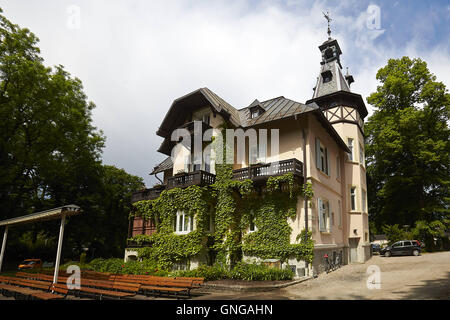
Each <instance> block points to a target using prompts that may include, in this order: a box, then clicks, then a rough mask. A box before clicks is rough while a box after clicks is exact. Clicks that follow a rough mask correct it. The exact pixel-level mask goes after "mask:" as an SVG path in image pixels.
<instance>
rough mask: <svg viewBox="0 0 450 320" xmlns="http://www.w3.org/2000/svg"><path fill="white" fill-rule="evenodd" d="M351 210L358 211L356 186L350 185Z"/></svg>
mask: <svg viewBox="0 0 450 320" xmlns="http://www.w3.org/2000/svg"><path fill="white" fill-rule="evenodd" d="M352 191H353V192H352ZM350 210H351V211H356V187H355V186H351V187H350Z"/></svg>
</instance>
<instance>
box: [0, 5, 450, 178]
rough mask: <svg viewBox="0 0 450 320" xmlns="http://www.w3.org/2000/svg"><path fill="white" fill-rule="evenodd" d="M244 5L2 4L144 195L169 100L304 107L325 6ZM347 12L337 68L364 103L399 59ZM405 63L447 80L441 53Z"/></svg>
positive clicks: (336, 19)
mask: <svg viewBox="0 0 450 320" xmlns="http://www.w3.org/2000/svg"><path fill="white" fill-rule="evenodd" d="M252 3H254V2H252ZM252 3H251V2H250V1H208V2H200V3H192V2H190V1H176V2H175V1H163V2H159V3H158V2H156V1H151V2H150V1H149V2H147V1H132V2H126V1H120V2H119V1H100V0H96V1H87V0H83V1H81V0H80V1H71V2H62V1H39V2H37V1H27V2H26V1H23V2H22V1H20V2H18V1H14V2H11V1H10V2H8V3H6V4H4V5H3V9H4V14H5V15H6V16H7V17H8V18H9V19H10V20H12V21H13V22H15V23H18V24H19V25H21V26H22V27H28V28H30V29H31V30H32V31H33V32H34V33H35V34H36V35H37V36H38V37H39V38H40V39H41V42H40V47H41V49H42V54H43V56H44V58H45V59H46V63H47V64H49V65H55V64H62V65H64V66H65V67H66V69H67V70H68V71H69V72H70V73H72V74H73V75H74V76H77V77H79V78H80V79H81V80H82V81H83V84H84V86H85V91H86V93H87V94H88V96H89V99H90V100H92V101H93V102H94V103H95V104H96V105H97V108H96V109H95V111H94V113H93V115H94V121H95V125H96V126H98V127H99V128H101V129H103V130H104V132H105V134H106V136H107V143H106V148H105V151H104V161H105V163H108V164H114V165H116V166H118V167H122V168H124V169H126V170H127V171H128V172H130V173H132V174H136V175H139V176H142V177H144V178H145V180H146V182H147V184H148V185H150V184H151V183H153V182H155V180H154V179H153V178H152V179H150V178H149V176H148V175H147V174H148V172H150V171H151V169H152V168H153V166H154V165H156V164H157V163H158V162H159V161H160V160H162V159H164V156H163V155H161V154H158V153H157V152H156V149H157V148H158V147H159V144H160V143H161V141H162V139H161V138H159V137H157V136H156V135H155V132H156V130H157V128H158V126H159V124H160V123H161V121H162V119H163V117H164V115H165V113H166V112H167V110H168V108H169V106H170V105H171V103H172V101H173V100H174V99H176V98H178V97H180V96H182V95H184V94H186V93H188V92H191V91H193V90H195V89H198V88H200V87H205V86H206V87H208V88H210V89H211V90H213V91H214V92H216V93H217V94H218V95H219V96H221V97H222V98H224V99H225V100H227V101H228V102H229V103H230V104H232V105H233V106H234V107H236V108H242V107H245V106H247V105H248V104H250V103H251V102H252V101H253V100H254V99H255V98H257V99H259V100H265V99H270V98H273V97H276V96H280V95H284V96H285V97H288V98H291V99H294V100H297V101H300V102H304V101H306V100H308V99H310V98H311V96H312V87H313V86H314V85H315V80H316V77H317V75H318V72H319V68H320V64H319V62H320V52H319V50H318V48H317V46H318V45H320V44H321V43H322V42H323V41H325V40H326V22H325V20H324V19H323V16H322V13H321V12H322V11H326V10H327V7H326V3H325V2H322V1H320V2H315V3H313V4H312V5H310V6H309V5H308V4H307V3H304V2H299V1H289V2H288V3H287V4H286V5H285V6H283V5H281V4H280V3H279V2H275V1H265V2H261V3H258V4H257V7H254V6H255V4H253V7H252V5H251V4H252ZM355 3H356V2H355ZM351 4H352V2H350V3H346V4H342V5H340V6H341V7H340V8H333V10H331V11H332V12H333V13H334V14H333V22H332V23H334V26H336V27H338V28H336V30H340V32H339V33H337V32H336V33H333V37H336V38H337V39H338V41H339V42H340V44H341V48H342V50H343V57H342V61H343V66H344V67H345V66H349V69H350V72H351V73H353V74H354V76H355V80H356V82H355V83H354V84H353V85H352V86H353V87H352V89H353V91H355V92H357V93H360V94H362V95H363V97H364V98H365V97H366V96H367V95H368V94H369V93H370V92H373V91H374V90H375V89H376V79H375V73H376V71H377V70H378V69H379V68H380V67H382V66H383V65H384V64H385V63H386V60H387V58H388V57H391V56H397V55H403V54H407V52H406V51H405V52H404V53H403V52H402V51H398V50H395V49H394V48H386V47H377V46H376V45H375V44H374V43H376V41H375V42H374V40H375V38H377V37H379V36H380V35H375V33H373V31H374V30H368V29H367V27H366V19H367V12H361V13H360V14H359V16H358V17H346V16H344V15H342V14H339V11H340V10H341V11H342V10H344V9H345V8H348V7H349V6H350V5H351ZM71 5H76V6H79V8H80V28H79V29H70V28H67V21H68V19H69V18H70V17H69V14H68V12H67V8H68V7H69V6H71ZM334 30H335V29H333V32H334ZM371 32H372V33H371ZM411 48H412V47H411ZM411 50H412V49H411ZM409 52H411V51H409ZM416 53H418V54H420V55H421V56H423V57H424V59H425V60H427V58H429V59H430V60H429V62H430V63H429V64H430V68H431V69H432V71H435V72H436V73H437V75H438V76H442V77H444V78H445V77H448V74H449V72H448V71H449V70H448V66H449V63H448V57H447V56H446V54H445V53H444V54H440V53H439V52H434V51H430V52H416ZM439 61H445V62H446V66H447V69H446V70H443V69H441V68H440V67H439ZM434 69H436V70H434ZM441 79H442V78H441ZM442 80H444V79H442ZM445 80H446V81H447V83H448V78H446V79H445ZM368 108H369V109H370V106H368Z"/></svg>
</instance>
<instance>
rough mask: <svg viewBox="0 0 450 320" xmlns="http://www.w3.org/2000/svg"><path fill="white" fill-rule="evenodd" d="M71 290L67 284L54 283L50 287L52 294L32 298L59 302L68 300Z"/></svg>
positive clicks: (34, 295)
mask: <svg viewBox="0 0 450 320" xmlns="http://www.w3.org/2000/svg"><path fill="white" fill-rule="evenodd" d="M68 293H69V289H68V288H67V285H66V284H62V283H54V284H52V285H51V287H50V292H41V293H36V294H33V295H32V297H33V298H35V299H38V300H57V299H64V298H66V296H67V294H68Z"/></svg>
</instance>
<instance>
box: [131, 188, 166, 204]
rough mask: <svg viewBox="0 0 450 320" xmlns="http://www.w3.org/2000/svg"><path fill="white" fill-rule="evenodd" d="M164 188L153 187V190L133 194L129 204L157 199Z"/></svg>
mask: <svg viewBox="0 0 450 320" xmlns="http://www.w3.org/2000/svg"><path fill="white" fill-rule="evenodd" d="M165 188H166V187H165V186H163V185H162V186H160V187H155V188H150V189H145V190H143V191H138V192H135V193H133V194H132V195H131V203H134V202H138V201H141V200H153V199H156V198H158V197H159V195H160V194H161V192H163V191H164V189H165Z"/></svg>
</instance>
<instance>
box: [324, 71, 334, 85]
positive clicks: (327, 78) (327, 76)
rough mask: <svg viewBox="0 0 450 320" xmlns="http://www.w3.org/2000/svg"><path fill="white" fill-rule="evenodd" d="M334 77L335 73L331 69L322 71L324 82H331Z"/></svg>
mask: <svg viewBox="0 0 450 320" xmlns="http://www.w3.org/2000/svg"><path fill="white" fill-rule="evenodd" d="M332 78H333V74H332V73H331V71H330V70H327V71H325V72H322V81H323V83H327V82H330V81H331V79H332Z"/></svg>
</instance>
